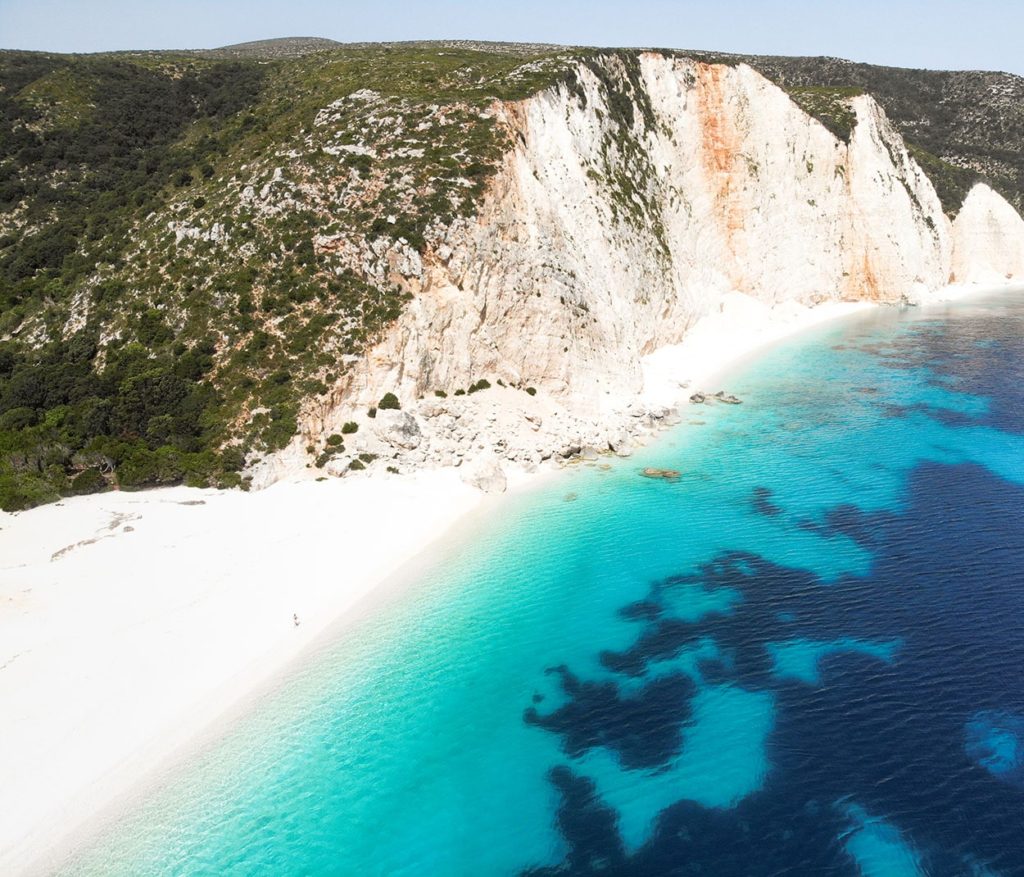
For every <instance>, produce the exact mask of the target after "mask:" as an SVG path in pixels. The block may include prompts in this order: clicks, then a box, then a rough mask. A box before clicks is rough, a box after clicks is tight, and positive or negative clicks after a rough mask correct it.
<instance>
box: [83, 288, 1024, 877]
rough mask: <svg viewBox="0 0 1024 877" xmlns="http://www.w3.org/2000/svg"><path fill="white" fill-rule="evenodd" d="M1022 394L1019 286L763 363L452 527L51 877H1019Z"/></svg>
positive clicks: (868, 318)
mask: <svg viewBox="0 0 1024 877" xmlns="http://www.w3.org/2000/svg"><path fill="white" fill-rule="evenodd" d="M1022 388H1024V297H1021V296H1007V297H1005V298H1001V299H992V300H989V301H985V302H979V303H973V304H971V305H969V306H967V305H962V306H957V307H951V308H948V309H946V308H939V309H936V310H933V311H931V312H925V311H923V310H915V311H907V312H899V311H896V310H885V311H879V312H878V313H875V314H868V315H864V316H861V317H858V318H856V319H852V320H850V321H848V322H847V323H845V324H843V325H841V326H837V327H831V328H827V329H821V330H818V331H817V332H816V333H815V334H813V335H811V336H808V337H806V338H803V339H800V340H799V341H798V342H794V343H792V344H790V345H788V346H785V347H781V348H778V349H776V350H774V351H772V352H771V353H769V354H767V355H766V356H764V357H763V358H761V359H760V360H758V361H757V362H756V363H754V364H752V365H751V366H750V367H749V368H747V369H745V370H744V371H743V372H742V373H739V374H736V375H735V376H733V377H732V378H731V379H730V381H729V385H728V389H729V390H730V391H731V392H735V393H737V394H738V395H740V396H741V397H742V398H743V399H744V402H745V404H743V405H741V406H717V407H713V406H712V407H706V408H702V409H701V410H700V420H701V421H703V423H702V425H699V426H693V425H686V424H684V425H683V426H681V427H679V428H678V429H677V430H675V431H674V432H672V433H670V434H667V435H666V436H665V437H664V438H663V439H662V440H661V441H659V442H658V443H657V444H656V445H653V446H651V447H649V448H647V449H645V450H644V451H642V452H641V453H639V454H637V456H635V457H634V458H632V459H630V460H623V461H613V463H612V468H611V469H610V470H607V471H605V470H601V469H599V468H596V467H594V468H586V467H583V468H582V469H581V470H580V471H577V472H574V473H572V474H571V475H567V476H566V477H565V479H563V480H562V481H560V482H559V483H556V484H554V485H552V486H551V487H550V489H547V490H546V491H543V492H541V493H539V494H536V495H532V496H528V497H523V498H519V499H515V500H512V501H511V502H510V503H509V505H508V507H507V512H506V513H505V514H504V515H503V517H502V520H501V521H500V522H492V523H490V524H484V525H481V526H479V527H477V528H476V529H475V530H474V531H473V532H472V533H468V534H465V536H464V537H463V538H462V540H461V542H460V543H459V544H458V545H456V546H455V547H454V548H453V549H452V550H451V552H450V554H448V555H447V556H446V557H445V558H444V561H443V562H441V563H439V564H438V565H437V566H436V568H434V569H433V570H432V571H431V572H430V573H429V574H428V575H426V576H425V577H424V579H423V580H422V581H421V582H419V583H417V585H416V586H415V587H413V588H410V589H408V590H407V591H406V592H404V593H403V594H401V595H399V596H396V597H395V598H394V599H393V600H392V601H391V603H390V604H389V605H388V606H386V607H385V608H384V609H382V610H381V611H380V612H378V613H376V614H375V615H374V616H373V617H372V618H370V619H368V620H367V621H366V622H365V623H363V624H361V625H360V626H359V628H358V629H356V630H354V631H349V632H347V633H346V634H345V635H344V636H343V637H340V638H339V640H338V642H337V643H336V644H334V645H333V646H332V647H331V648H329V649H327V650H325V651H324V653H323V654H322V655H320V656H319V657H318V658H317V659H316V660H315V661H312V662H310V663H308V664H307V665H305V666H304V667H302V668H301V669H299V670H298V671H297V672H296V673H294V674H293V675H292V676H290V677H289V679H288V680H287V681H286V683H285V684H283V685H282V687H281V688H280V690H278V691H277V692H276V693H274V694H273V695H271V696H269V697H268V698H266V699H265V700H264V701H262V702H261V703H260V704H259V707H258V708H257V709H256V710H255V711H254V713H253V714H252V715H251V716H250V717H249V718H248V719H246V720H245V721H243V722H241V723H240V724H239V725H238V726H237V727H235V728H234V729H233V730H232V732H231V733H230V734H229V735H228V736H227V737H226V738H225V739H224V740H223V741H221V742H220V743H219V744H217V745H216V746H214V747H212V748H211V749H210V750H209V751H207V752H206V753H205V754H204V755H203V756H202V757H201V758H199V759H197V760H196V761H195V762H194V763H193V764H192V765H191V766H190V767H189V768H188V769H186V770H183V771H182V772H181V773H180V774H179V775H178V776H177V777H176V778H175V779H174V781H173V782H170V783H168V784H167V785H166V787H164V788H162V789H161V790H160V791H159V792H158V793H156V794H154V795H153V796H152V797H151V798H150V799H149V800H148V801H146V802H145V803H143V804H142V805H141V806H140V807H139V808H138V810H137V812H135V813H133V814H132V815H131V817H130V818H126V819H124V820H122V821H121V822H120V823H119V824H118V826H116V828H115V830H114V831H112V832H111V833H110V834H109V835H107V836H105V837H104V838H102V839H101V840H100V841H99V842H98V844H97V846H96V847H94V848H93V849H92V850H91V851H90V852H88V853H87V854H85V855H84V856H82V857H80V858H79V859H78V860H76V861H75V862H74V863H72V864H71V865H69V867H68V869H67V872H68V873H73V874H82V875H92V874H103V875H120V874H124V875H135V874H147V875H172V874H174V875H177V874H205V873H217V874H228V875H231V874H238V875H242V874H252V873H280V874H310V875H321V874H349V873H352V874H355V873H358V874H381V875H393V874H399V875H401V874H409V875H412V874H417V875H419V874H431V875H462V874H473V875H490V874H494V875H512V874H517V873H524V874H530V875H532V877H543V875H552V877H554V875H558V877H567V875H576V874H592V873H598V872H600V873H605V874H609V873H610V874H622V875H647V874H650V875H662V874H683V873H685V874H691V873H692V874H709V875H716V877H717V875H759V874H764V875H768V874H779V873H791V874H819V873H820V874H825V873H828V874H848V875H853V874H857V873H861V874H871V875H873V874H887V875H888V874H893V875H899V874H904V873H906V874H916V873H928V874H936V875H946V874H949V875H953V874H962V873H977V874H983V873H1014V872H1018V873H1020V872H1024V840H1022V835H1021V832H1020V824H1019V813H1020V812H1021V807H1022V805H1024V798H1022V794H1024V787H1022V786H1021V785H1020V784H1019V783H1017V782H1016V780H1015V779H1014V780H1013V781H1009V779H1013V778H1015V777H1016V776H1017V775H1018V774H1017V772H1018V771H1019V755H1020V753H1021V751H1022V748H1021V747H1022V742H1021V741H1022V740H1024V730H1022V726H1021V725H1020V724H1018V723H1017V722H1019V719H1017V718H1016V717H1019V716H1021V715H1024V680H1022V678H1021V674H1020V667H1021V666H1024V641H1022V638H1021V637H1020V632H1019V619H1020V618H1021V617H1022V615H1024V589H1021V588H1020V586H1019V583H1020V570H1021V569H1022V568H1024V526H1022V524H1024V389H1022ZM708 389H717V388H708ZM644 466H658V467H665V468H673V469H679V470H681V471H682V473H683V475H682V477H681V479H680V480H679V481H678V482H676V483H666V482H661V481H654V480H650V479H644V478H641V477H639V475H638V471H639V470H640V469H642V468H643V467H644ZM570 482H571V484H570ZM568 490H571V491H572V492H573V493H575V494H577V497H578V498H577V499H576V501H575V502H572V503H566V502H565V501H564V496H565V494H566V492H567V491H568ZM342 574H343V560H339V575H342ZM1014 765H1017V766H1016V767H1015V766H1014ZM837 802H838V803H837Z"/></svg>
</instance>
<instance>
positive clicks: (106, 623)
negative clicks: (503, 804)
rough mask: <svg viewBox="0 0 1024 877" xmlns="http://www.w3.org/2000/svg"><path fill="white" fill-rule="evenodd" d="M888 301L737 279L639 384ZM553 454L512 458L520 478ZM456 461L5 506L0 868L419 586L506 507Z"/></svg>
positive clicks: (655, 384) (190, 745)
mask: <svg viewBox="0 0 1024 877" xmlns="http://www.w3.org/2000/svg"><path fill="white" fill-rule="evenodd" d="M1008 286H1009V285H1005V286H1003V287H999V288H1000V289H1005V288H1008ZM993 289H994V288H993ZM993 289H988V288H982V287H968V288H966V289H965V290H964V291H963V292H960V290H959V289H957V290H955V293H956V294H955V295H950V296H949V297H947V298H942V297H940V296H941V293H939V294H937V295H936V296H935V297H934V298H932V297H929V298H928V299H927V300H926V301H925V302H924V303H925V304H932V303H941V302H942V301H948V300H951V299H952V298H954V297H955V298H962V297H964V296H965V295H969V294H980V293H983V292H987V291H993ZM951 292H952V290H951ZM874 307H876V305H875V304H874V303H870V302H851V303H839V302H829V303H825V304H823V305H819V306H816V307H812V308H808V307H804V306H800V305H796V304H794V303H785V304H782V305H779V306H777V307H775V308H770V307H768V306H766V305H763V304H759V303H757V302H755V301H753V300H752V299H749V298H748V297H746V296H742V295H740V294H732V295H729V296H724V297H722V299H721V304H720V311H719V312H718V313H714V314H711V315H710V316H708V317H705V318H704V319H702V320H701V321H699V322H698V323H697V324H695V326H694V327H693V328H692V329H691V330H690V332H689V333H688V335H687V338H686V339H685V340H684V342H683V343H682V344H678V345H672V346H671V347H665V348H661V349H659V350H658V351H656V352H654V353H652V354H650V355H649V356H647V357H644V360H643V370H644V378H645V380H644V392H643V394H642V395H641V397H640V398H641V399H642V401H643V402H645V403H660V404H670V405H676V404H685V402H686V398H687V397H688V395H689V394H690V393H691V392H693V391H695V390H698V389H706V390H711V389H712V387H710V386H700V384H701V383H702V382H710V381H712V380H715V379H718V378H720V377H721V376H723V375H724V374H726V373H727V372H729V371H731V370H733V369H734V368H736V367H738V366H740V365H741V364H742V363H744V362H745V361H749V360H750V359H752V358H754V357H756V356H758V355H760V354H762V353H763V352H765V351H766V350H767V349H769V348H771V347H773V346H775V345H777V344H779V343H781V342H783V341H788V340H791V339H792V338H793V337H795V336H796V335H798V334H800V333H802V332H803V331H804V330H806V329H810V328H813V327H815V326H820V325H822V324H824V323H827V322H832V321H835V320H838V319H840V318H842V317H846V316H849V315H851V314H854V313H859V312H862V311H865V310H869V309H872V308H874ZM670 397H671V398H670ZM556 471H557V470H555V469H552V468H548V469H543V470H540V471H538V472H536V473H530V474H526V473H522V472H519V473H516V474H515V476H514V477H513V478H512V479H510V490H509V494H511V495H520V494H522V493H524V492H525V491H527V490H532V489H536V488H538V487H540V486H542V485H543V484H544V483H546V482H547V480H548V478H550V477H553V476H554V475H555V474H556ZM459 474H460V473H459V472H458V470H456V469H454V468H448V469H435V470H425V471H421V472H417V473H415V474H412V475H402V476H390V475H378V474H376V473H375V474H373V475H371V476H368V477H367V476H364V477H359V478H351V479H330V480H328V481H326V482H317V481H315V480H313V479H311V478H308V477H306V478H302V477H300V478H292V479H288V480H285V481H283V482H281V483H279V484H278V485H274V486H271V487H269V488H267V489H265V490H263V491H260V492H259V493H254V494H251V495H249V494H244V493H241V492H237V491H236V492H221V491H216V490H197V489H192V488H184V487H175V488H165V489H159V490H153V491H146V492H142V493H105V494H96V495H93V496H87V497H77V498H74V499H69V500H64V501H62V502H60V503H56V504H54V505H50V506H43V507H41V508H38V509H33V510H30V511H28V512H22V513H19V514H16V515H12V514H6V513H0V557H3V565H2V566H0V608H2V610H3V612H2V614H0V644H2V645H0V649H2V651H0V699H2V701H3V702H4V704H5V711H4V713H3V715H0V741H2V743H3V745H2V746H0V781H2V782H0V811H3V812H5V813H8V814H15V813H16V814H17V817H18V818H17V820H15V819H14V818H13V817H5V820H4V823H3V825H2V826H0V870H3V871H4V873H38V872H42V873H46V872H48V871H49V870H51V869H52V868H54V867H57V866H59V865H60V864H61V863H62V862H65V861H67V858H68V857H69V856H73V855H74V854H75V853H76V852H77V851H78V850H80V849H81V848H82V847H83V846H86V845H88V843H89V841H91V840H94V839H95V838H96V837H97V836H98V834H99V833H100V832H101V831H102V829H103V827H104V826H109V825H110V824H112V822H113V820H114V819H115V817H116V814H117V813H118V812H123V810H124V807H125V805H126V803H127V802H130V801H131V800H137V799H138V798H139V797H140V796H141V795H144V794H145V792H146V790H147V789H151V788H153V786H154V784H155V783H156V782H158V781H159V780H160V778H162V777H164V776H167V775H168V774H169V773H170V772H173V771H174V770H175V769H176V767H177V766H179V765H182V764H184V763H186V762H187V761H189V760H190V758H191V757H194V755H195V754H196V753H197V752H198V751H201V750H202V749H204V748H205V747H207V746H209V745H210V744H211V743H212V742H214V741H215V740H217V739H219V738H220V737H221V736H222V735H223V733H224V731H225V729H226V728H228V727H230V726H231V724H233V722H234V721H235V720H237V718H239V717H240V716H241V715H244V714H245V713H246V712H248V711H249V710H251V709H252V708H253V706H254V705H255V704H256V703H257V702H258V701H259V700H260V699H261V698H262V697H263V696H265V695H266V694H267V693H268V692H269V691H270V690H272V689H273V688H275V687H276V685H277V684H279V683H280V682H281V680H282V679H283V678H284V677H285V676H286V675H287V674H288V673H289V672H290V670H292V669H293V668H294V667H295V666H297V665H298V664H299V663H301V662H304V661H307V660H309V659H310V658H311V657H313V656H314V655H315V654H316V652H317V651H318V650H319V649H321V648H323V647H324V645H325V644H326V643H327V642H330V641H335V640H336V638H337V637H338V636H340V635H342V633H343V631H344V630H345V629H346V628H347V627H349V626H350V625H352V624H355V623H358V621H359V620H360V618H362V617H364V616H365V614H366V613H368V612H373V611H375V609H377V608H378V607H379V606H380V603H381V601H382V600H385V599H387V597H388V596H389V595H393V594H394V593H396V592H398V591H400V590H402V589H405V588H408V587H412V586H414V584H415V580H416V578H417V576H418V575H422V573H423V571H424V570H425V569H427V568H428V567H430V566H431V565H432V564H433V563H435V562H436V561H437V559H438V558H439V557H440V556H442V555H443V553H444V551H445V548H446V546H449V545H450V544H451V540H453V539H455V538H457V536H458V534H460V533H462V532H464V529H465V527H466V525H467V522H470V521H471V523H470V524H469V526H477V525H479V523H480V522H482V521H485V520H490V518H491V516H492V515H493V513H494V511H496V510H498V509H500V508H501V507H503V505H504V504H505V503H504V500H503V498H502V496H492V497H488V496H485V495H484V494H483V493H481V492H479V491H478V490H476V489H475V488H472V487H470V486H468V485H466V484H464V483H463V482H462V481H461V479H460V477H459ZM509 494H506V495H509ZM115 542H116V543H117V545H116V547H115V544H114V543H115ZM254 546H262V547H263V549H264V551H262V552H260V551H253V548H254ZM184 549H187V550H184ZM111 569H118V570H120V571H122V574H121V575H119V576H111V575H110V570H111ZM343 580H347V581H345V584H344V585H343V586H340V587H339V583H340V582H341V581H343ZM81 583H85V587H81V588H75V589H74V590H72V588H71V586H72V585H79V584H81ZM140 585H141V586H142V587H144V588H145V592H144V593H143V592H141V591H140ZM292 613H295V614H296V615H298V618H299V624H298V625H297V626H296V625H295V624H294V623H293V620H292ZM57 703H59V704H60V709H55V708H54V706H53V705H54V704H57ZM54 826H59V827H58V828H54Z"/></svg>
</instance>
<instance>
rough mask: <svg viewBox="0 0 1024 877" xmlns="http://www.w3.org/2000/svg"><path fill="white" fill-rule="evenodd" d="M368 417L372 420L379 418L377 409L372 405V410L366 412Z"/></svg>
mask: <svg viewBox="0 0 1024 877" xmlns="http://www.w3.org/2000/svg"><path fill="white" fill-rule="evenodd" d="M366 416H367V417H369V418H371V419H372V418H374V417H376V416H377V409H376V407H375V406H373V405H371V406H370V410H369V411H367V412H366Z"/></svg>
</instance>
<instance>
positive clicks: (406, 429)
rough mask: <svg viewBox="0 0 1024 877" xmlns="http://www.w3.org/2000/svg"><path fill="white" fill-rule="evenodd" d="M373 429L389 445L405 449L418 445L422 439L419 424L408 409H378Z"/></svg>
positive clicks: (408, 449)
mask: <svg viewBox="0 0 1024 877" xmlns="http://www.w3.org/2000/svg"><path fill="white" fill-rule="evenodd" d="M373 430H374V432H375V433H377V435H378V437H379V438H380V439H381V440H383V441H385V442H387V443H388V444H389V445H392V446H394V447H396V448H404V449H405V450H407V451H411V450H412V449H413V448H417V447H419V444H420V441H421V440H422V439H423V433H422V432H420V425H419V424H418V423H417V422H416V418H415V417H413V416H412V415H411V414H410V413H409V412H408V411H392V410H385V411H378V412H377V418H376V420H375V421H374V424H373Z"/></svg>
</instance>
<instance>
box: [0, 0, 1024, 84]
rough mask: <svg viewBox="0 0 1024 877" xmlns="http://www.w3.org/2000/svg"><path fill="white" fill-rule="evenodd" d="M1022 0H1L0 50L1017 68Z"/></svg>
mask: <svg viewBox="0 0 1024 877" xmlns="http://www.w3.org/2000/svg"><path fill="white" fill-rule="evenodd" d="M1022 35H1024V2H1021V0H973V2H965V0H958V2H952V0H930V2H925V0H888V2H880V0H840V2H833V0H788V2H782V0H629V2H613V0H503V2H502V0H476V2H466V0H433V2H426V0H392V2H387V0H357V2H350V0H333V2H331V0H287V2H281V0H276V2H272V0H163V2H156V0H91V2H90V0H0V48H8V49H37V50H44V51H55V52H98V51H110V50H116V49H169V48H213V47H215V46H221V45H225V44H229V43H237V42H244V41H248V40H256V39H266V38H269V37H279V36H322V37H329V38H331V39H335V40H339V41H341V42H357V41H378V40H420V39H479V40H502V41H511V42H545V43H567V44H574V45H592V46H653V47H664V48H683V49H711V50H717V51H725V52H739V53H752V54H772V55H833V56H837V57H842V58H849V59H851V60H854V61H867V62H870V63H875V64H889V65H893V66H900V67H929V68H933V69H947V70H951V69H973V70H977V69H985V70H1005V71H1009V72H1011V73H1019V74H1024V48H1022V46H1024V40H1022Z"/></svg>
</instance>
